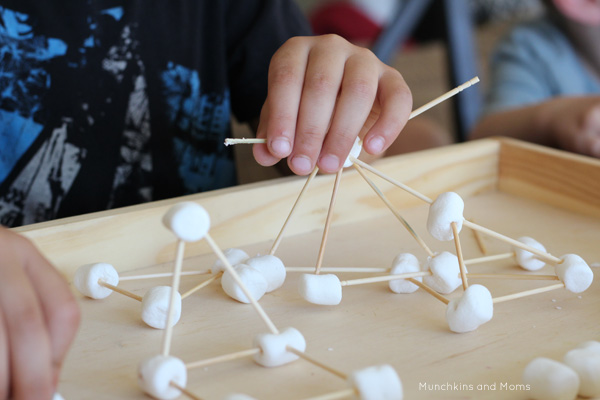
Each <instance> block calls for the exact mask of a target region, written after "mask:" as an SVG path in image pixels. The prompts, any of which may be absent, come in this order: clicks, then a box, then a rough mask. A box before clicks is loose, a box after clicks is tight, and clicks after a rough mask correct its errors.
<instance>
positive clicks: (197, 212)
mask: <svg viewBox="0 0 600 400" xmlns="http://www.w3.org/2000/svg"><path fill="white" fill-rule="evenodd" d="M162 221H163V224H164V225H165V226H166V227H167V228H169V229H170V230H171V231H172V232H173V233H174V234H175V236H177V237H178V238H179V239H181V240H183V241H185V242H196V241H198V240H200V239H202V238H203V237H204V236H206V234H207V233H208V230H209V229H210V216H209V215H208V212H206V210H205V209H204V207H202V206H201V205H200V204H198V203H194V202H193V201H184V202H181V203H178V204H175V205H174V206H173V207H171V208H170V209H169V211H167V213H166V214H165V215H164V217H163V220H162Z"/></svg>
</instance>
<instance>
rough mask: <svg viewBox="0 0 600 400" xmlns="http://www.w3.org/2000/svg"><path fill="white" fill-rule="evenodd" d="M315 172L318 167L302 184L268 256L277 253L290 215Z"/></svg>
mask: <svg viewBox="0 0 600 400" xmlns="http://www.w3.org/2000/svg"><path fill="white" fill-rule="evenodd" d="M317 172H319V167H315V169H313V172H312V173H311V174H310V175H309V176H308V178H307V179H306V183H304V186H303V187H302V190H301V191H300V194H299V195H298V198H297V199H296V201H295V202H294V205H293V206H292V209H291V210H290V213H289V214H288V216H287V218H286V219H285V222H284V223H283V226H282V227H281V230H280V231H279V234H278V235H277V238H276V239H275V242H274V243H273V247H271V251H269V254H270V255H274V254H275V252H276V251H277V247H279V243H281V239H282V238H283V232H284V231H285V228H286V227H287V225H288V222H289V221H290V219H291V218H292V214H293V213H294V211H295V210H296V206H297V205H298V204H299V203H300V199H301V198H302V196H304V192H305V191H306V188H307V187H308V184H309V183H310V182H311V181H312V180H313V178H314V177H315V176H316V175H317Z"/></svg>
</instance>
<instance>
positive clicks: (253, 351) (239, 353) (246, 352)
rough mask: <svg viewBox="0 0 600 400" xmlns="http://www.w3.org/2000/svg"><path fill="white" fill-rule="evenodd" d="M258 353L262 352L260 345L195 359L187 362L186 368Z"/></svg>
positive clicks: (199, 366)
mask: <svg viewBox="0 0 600 400" xmlns="http://www.w3.org/2000/svg"><path fill="white" fill-rule="evenodd" d="M257 353H260V349H259V348H258V347H256V348H253V349H248V350H242V351H237V352H235V353H230V354H225V355H222V356H218V357H213V358H207V359H205V360H200V361H194V362H191V363H187V364H185V368H186V369H187V370H188V371H189V370H192V369H194V368H201V367H206V366H209V365H213V364H220V363H223V362H227V361H233V360H238V359H240V358H245V357H250V356H253V355H255V354H257Z"/></svg>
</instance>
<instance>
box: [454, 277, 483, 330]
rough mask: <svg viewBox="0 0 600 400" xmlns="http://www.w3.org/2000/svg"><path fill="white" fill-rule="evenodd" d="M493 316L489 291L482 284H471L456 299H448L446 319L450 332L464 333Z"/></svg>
mask: <svg viewBox="0 0 600 400" xmlns="http://www.w3.org/2000/svg"><path fill="white" fill-rule="evenodd" d="M493 316H494V303H493V300H492V294H491V293H490V291H489V290H488V289H487V288H486V287H485V286H482V285H471V286H469V287H468V288H467V290H465V292H464V293H463V295H462V296H461V297H459V298H458V299H452V300H450V303H448V308H446V321H447V322H448V327H449V328H450V330H451V331H452V332H456V333H465V332H471V331H474V330H475V329H477V328H478V327H479V326H480V325H483V324H485V323H486V322H488V321H489V320H491V319H492V317H493Z"/></svg>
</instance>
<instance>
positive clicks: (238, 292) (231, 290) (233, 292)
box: [221, 264, 268, 303]
mask: <svg viewBox="0 0 600 400" xmlns="http://www.w3.org/2000/svg"><path fill="white" fill-rule="evenodd" d="M233 269H234V270H235V272H236V273H237V275H238V276H239V278H240V280H241V281H242V283H243V284H244V286H245V287H246V289H248V291H249V292H250V295H251V296H252V298H253V299H254V300H257V301H258V300H259V299H260V298H261V297H263V296H264V295H265V293H266V292H267V286H268V283H267V280H266V279H265V277H264V276H263V274H261V273H260V272H259V271H258V270H256V269H255V268H252V267H251V266H249V265H246V264H238V265H236V266H235V267H233ZM221 287H222V288H223V290H224V291H225V293H227V295H228V296H229V297H231V298H232V299H235V300H237V301H239V302H240V303H250V299H248V297H247V296H246V294H245V293H244V291H243V290H242V288H241V286H240V285H238V284H237V282H236V281H235V279H234V278H233V274H232V273H231V272H229V271H225V273H224V274H223V277H222V278H221Z"/></svg>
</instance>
